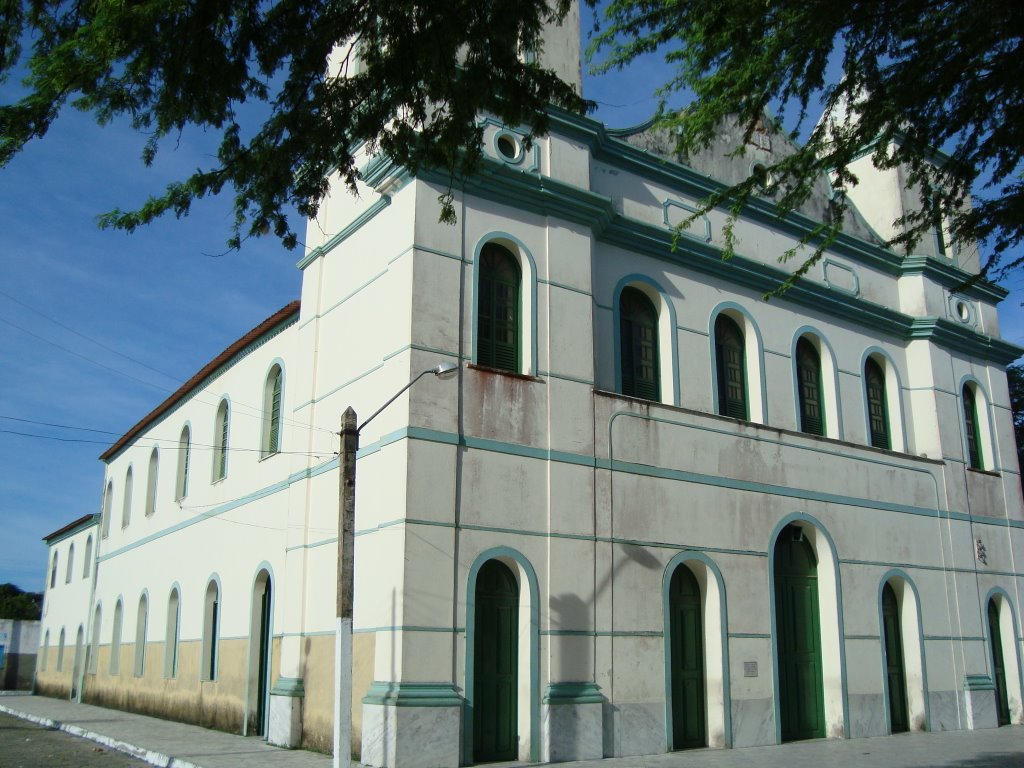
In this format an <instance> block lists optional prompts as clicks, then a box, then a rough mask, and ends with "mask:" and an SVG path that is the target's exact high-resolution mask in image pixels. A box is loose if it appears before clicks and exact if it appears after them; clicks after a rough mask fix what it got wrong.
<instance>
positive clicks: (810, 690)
mask: <svg viewBox="0 0 1024 768" xmlns="http://www.w3.org/2000/svg"><path fill="white" fill-rule="evenodd" d="M774 560H775V563H774V576H775V626H776V631H777V635H778V637H777V645H776V648H777V653H778V675H779V708H780V713H779V715H780V718H781V726H782V727H781V734H782V740H783V741H796V740H799V739H816V738H824V736H825V703H824V690H823V684H822V653H821V619H820V615H819V610H818V561H817V558H816V557H815V554H814V549H813V548H812V547H811V545H810V542H808V541H807V539H806V538H805V536H804V532H803V530H802V529H801V528H800V527H799V526H796V525H787V526H786V527H785V528H784V529H783V530H782V532H781V533H780V535H779V537H778V539H777V541H776V543H775V558H774Z"/></svg>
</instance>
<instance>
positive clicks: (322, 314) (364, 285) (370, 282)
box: [299, 269, 388, 329]
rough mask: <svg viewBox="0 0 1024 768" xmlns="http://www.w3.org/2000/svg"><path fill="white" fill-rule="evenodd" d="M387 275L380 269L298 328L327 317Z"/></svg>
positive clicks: (384, 270)
mask: <svg viewBox="0 0 1024 768" xmlns="http://www.w3.org/2000/svg"><path fill="white" fill-rule="evenodd" d="M387 273H388V270H386V269H382V270H381V271H380V272H378V273H377V274H375V275H374V276H373V277H371V278H370V279H369V280H366V281H364V282H363V283H362V284H361V285H359V286H357V287H356V288H355V289H353V290H351V291H349V292H348V293H346V294H345V295H344V296H342V297H341V298H340V299H338V300H337V301H336V302H334V303H333V304H331V306H329V307H328V308H327V309H325V310H324V311H323V312H320V313H318V314H315V315H313V316H312V317H310V318H309V319H308V320H306V322H304V323H303V324H302V325H300V326H299V328H300V329H301V328H305V327H306V326H307V325H309V324H310V323H312V322H314V321H316V320H320V319H321V318H324V317H327V315H329V314H331V312H333V311H334V310H336V309H337V308H338V307H340V306H341V305H342V304H344V303H345V302H347V301H348V300H349V299H351V298H353V297H354V296H357V295H359V294H360V293H361V292H362V291H363V289H365V288H368V287H369V286H371V285H373V284H374V283H375V282H377V281H378V280H380V279H381V278H382V277H384V275H386V274H387Z"/></svg>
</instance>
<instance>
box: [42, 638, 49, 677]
mask: <svg viewBox="0 0 1024 768" xmlns="http://www.w3.org/2000/svg"><path fill="white" fill-rule="evenodd" d="M49 656H50V630H46V632H44V633H43V662H42V666H41V669H42V671H43V672H45V671H46V663H47V661H48V660H49Z"/></svg>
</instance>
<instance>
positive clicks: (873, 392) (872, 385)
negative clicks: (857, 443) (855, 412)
mask: <svg viewBox="0 0 1024 768" xmlns="http://www.w3.org/2000/svg"><path fill="white" fill-rule="evenodd" d="M864 389H865V394H866V396H867V401H868V429H869V431H870V442H871V445H872V446H874V447H875V448H885V449H886V450H889V449H891V448H892V437H891V432H890V429H889V407H888V404H887V403H886V395H885V371H883V370H882V366H881V365H879V364H878V362H877V361H876V360H875V359H874V358H873V357H869V358H868V360H867V362H866V363H864Z"/></svg>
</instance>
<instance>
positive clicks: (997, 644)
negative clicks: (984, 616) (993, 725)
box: [988, 600, 1010, 725]
mask: <svg viewBox="0 0 1024 768" xmlns="http://www.w3.org/2000/svg"><path fill="white" fill-rule="evenodd" d="M988 640H989V643H990V644H991V645H992V677H994V678H995V683H996V717H997V718H998V721H999V725H1009V724H1010V704H1009V702H1008V701H1007V699H1006V666H1005V665H1004V664H1003V637H1002V633H1001V632H1000V629H999V608H998V607H997V606H996V601H995V600H989V601H988Z"/></svg>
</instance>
